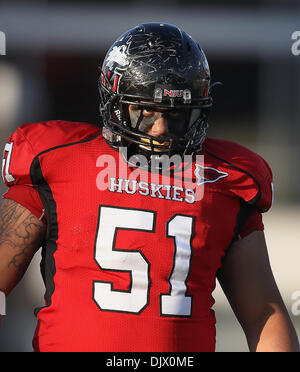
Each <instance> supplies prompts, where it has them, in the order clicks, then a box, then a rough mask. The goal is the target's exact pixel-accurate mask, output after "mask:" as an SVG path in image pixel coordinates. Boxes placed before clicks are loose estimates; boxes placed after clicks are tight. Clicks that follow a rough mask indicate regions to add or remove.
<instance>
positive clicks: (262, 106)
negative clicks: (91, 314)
mask: <svg viewBox="0 0 300 372" xmlns="http://www.w3.org/2000/svg"><path fill="white" fill-rule="evenodd" d="M24 3H25V2H24V1H16V0H14V1H11V0H10V1H8V0H7V1H4V0H2V1H1V0H0V31H3V32H5V34H6V55H5V56H0V146H1V151H2V150H3V147H4V145H5V142H6V141H7V138H8V136H9V134H10V133H11V132H12V131H14V130H15V129H16V128H17V127H18V126H19V125H20V124H23V123H24V122H38V121H44V120H51V119H64V120H74V121H85V122H91V123H95V124H97V123H98V121H99V114H98V104H99V100H98V92H97V79H98V76H99V66H100V65H101V64H102V60H103V57H104V55H105V53H106V50H107V48H108V47H109V46H110V45H111V44H112V43H113V42H114V40H115V39H116V38H117V37H118V36H119V35H120V34H121V33H123V32H124V31H126V30H127V29H129V28H131V27H133V26H135V25H136V24H138V23H142V22H151V21H156V22H165V23H172V24H176V25H177V26H179V27H181V28H183V29H184V30H185V31H186V32H188V33H189V34H190V35H191V36H192V37H193V38H194V39H195V40H197V41H198V42H199V43H200V45H201V46H202V48H203V49H204V51H205V53H206V55H207V58H208V61H209V64H210V68H211V75H212V80H213V81H221V82H223V86H222V87H218V88H216V91H215V99H214V101H215V107H214V110H213V113H212V114H211V117H210V128H209V136H211V137H215V138H223V139H229V140H233V141H238V142H240V143H241V144H243V145H245V146H247V147H249V148H250V149H252V150H254V151H256V152H258V153H259V154H261V155H262V156H263V157H264V158H265V159H266V160H267V161H268V162H269V164H270V165H271V167H272V169H273V173H274V183H275V202H274V206H273V208H272V209H271V211H270V212H268V213H267V214H266V215H265V219H264V223H265V233H266V238H267V243H268V247H269V256H270V260H271V265H272V268H273V271H274V275H275V277H276V279H277V284H278V286H279V289H280V291H281V293H282V296H283V298H284V301H285V303H286V305H287V308H288V310H289V312H290V315H291V318H292V321H293V323H294V325H295V327H296V329H297V332H298V336H299V337H300V315H297V311H295V309H298V310H299V312H300V305H299V306H298V307H297V306H296V305H297V304H296V302H295V300H296V299H295V298H294V299H292V296H293V294H294V296H295V293H296V292H297V291H300V271H299V267H300V191H299V189H300V186H299V185H300V171H299V161H300V144H299V138H300V102H299V100H300V55H298V56H297V55H294V54H293V53H292V45H293V43H294V42H295V41H294V40H292V38H291V35H292V33H293V32H294V31H296V30H300V22H299V20H300V1H299V0H294V1H293V0H289V1H286V0H227V1H226V2H224V1H223V0H202V1H201V2H200V1H192V0H174V1H171V0H164V1H156V0H152V1H151V4H150V2H141V1H136V0H127V1H118V0H115V1H113V2H105V3H104V2H102V1H99V0H98V1H96V0H94V1H92V0H86V1H84V2H83V1H80V0H69V1H68V0H51V1H45V0H38V1H29V0H27V1H26V5H25V4H24ZM200 3H201V5H200ZM225 3H226V5H225ZM299 50H300V47H299ZM0 191H1V194H3V193H4V192H5V187H4V186H3V184H2V185H1V186H0ZM39 263H40V253H37V254H36V257H35V258H34V261H33V262H32V263H31V265H30V268H29V270H28V272H27V273H26V275H25V277H24V279H23V280H22V282H21V283H20V284H19V285H18V286H17V288H16V289H15V291H14V292H13V293H12V294H11V295H10V296H9V298H8V300H7V316H6V317H5V318H4V319H3V323H2V329H1V330H0V351H32V347H31V340H32V336H33V333H34V329H35V325H36V319H35V317H34V315H33V310H34V308H35V307H38V306H40V305H42V304H43V293H44V287H43V284H42V279H41V276H40V273H39ZM214 297H215V300H216V304H215V306H214V309H215V312H216V316H217V321H218V323H217V351H218V352H223V351H237V352H243V351H247V350H248V349H247V344H246V341H245V337H244V335H243V332H242V330H241V328H240V326H239V324H238V323H237V321H236V320H235V317H234V315H233V313H232V311H231V309H230V307H229V305H228V303H227V300H226V299H225V297H224V295H223V293H222V291H221V290H220V288H219V286H218V284H217V287H216V290H215V292H214Z"/></svg>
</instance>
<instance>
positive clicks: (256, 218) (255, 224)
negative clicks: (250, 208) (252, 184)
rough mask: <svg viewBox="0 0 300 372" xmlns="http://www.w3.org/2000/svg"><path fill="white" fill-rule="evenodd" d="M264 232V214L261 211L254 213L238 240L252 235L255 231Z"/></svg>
mask: <svg viewBox="0 0 300 372" xmlns="http://www.w3.org/2000/svg"><path fill="white" fill-rule="evenodd" d="M256 230H258V231H262V230H264V224H263V220H262V214H261V213H260V212H259V211H257V210H256V211H254V212H253V213H252V214H251V216H250V217H249V218H248V220H247V221H246V222H245V224H244V225H243V227H242V230H241V232H240V233H239V235H238V238H240V239H243V238H245V237H246V236H247V235H249V234H251V233H252V232H253V231H256Z"/></svg>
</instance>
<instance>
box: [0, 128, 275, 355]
mask: <svg viewBox="0 0 300 372" xmlns="http://www.w3.org/2000/svg"><path fill="white" fill-rule="evenodd" d="M198 155H199V156H200V158H199V159H203V158H202V157H201V156H203V157H204V163H203V162H199V161H198V157H197V159H196V160H195V161H194V162H193V163H192V166H191V167H190V173H189V177H188V178H187V182H185V183H182V184H180V183H178V174H176V172H175V173H172V175H170V176H169V177H165V176H160V175H158V174H153V173H151V172H148V171H147V170H140V169H137V168H134V167H130V166H129V165H128V163H127V162H126V161H125V160H124V158H123V156H122V155H121V153H120V152H118V151H116V150H114V149H112V148H111V147H110V146H109V145H108V144H107V143H106V142H105V140H104V138H103V137H102V134H101V131H100V130H99V129H98V128H97V127H95V126H93V125H89V124H85V123H71V122H64V121H53V122H45V123H37V124H25V125H23V126H21V127H20V128H19V129H18V130H17V131H16V132H15V133H14V134H13V135H12V136H11V137H10V139H9V142H8V144H7V145H6V147H5V151H4V159H3V163H2V175H3V178H4V180H5V182H6V184H7V186H9V187H10V190H9V191H8V193H7V194H6V195H5V197H7V198H11V199H14V200H16V201H18V202H19V203H20V204H23V205H24V206H26V207H28V206H29V207H28V208H29V209H30V210H32V213H34V214H35V215H36V216H38V217H39V215H40V212H41V211H40V208H41V207H39V204H40V205H42V207H43V209H44V210H45V218H46V219H45V221H46V223H47V225H48V228H47V236H46V241H45V243H44V245H43V248H42V263H41V269H42V276H43V279H44V282H45V287H46V292H45V301H46V304H45V306H44V307H43V308H41V309H39V310H38V311H37V317H38V326H37V329H36V332H35V336H34V341H33V344H34V349H35V350H37V351H38V350H39V351H113V352H121V351H151V352H156V351H159V352H168V351H173V352H174V351H189V352H193V351H214V349H215V316H214V312H213V310H212V306H213V304H214V299H213V297H212V292H213V290H214V289H215V282H216V271H217V270H218V269H219V268H220V266H221V264H222V259H223V257H224V255H225V254H226V250H227V248H228V247H229V246H230V244H231V242H232V241H233V240H234V239H236V238H237V236H238V234H239V233H240V232H241V231H242V228H243V225H244V224H245V222H246V221H247V219H248V218H249V217H250V216H251V213H253V212H254V213H257V211H260V212H262V211H266V210H268V209H269V208H270V206H271V203H272V187H271V182H272V174H271V171H270V168H269V167H268V165H267V163H266V162H265V161H264V160H263V159H262V158H261V157H260V156H258V155H257V154H255V153H253V152H251V151H250V150H248V149H246V148H244V147H242V146H240V145H238V144H235V143H233V142H229V141H221V140H215V139H207V140H206V141H205V144H204V147H203V151H202V152H201V153H199V154H198ZM22 187H24V188H26V190H28V189H30V190H33V189H34V190H36V191H37V192H36V191H34V193H36V195H33V196H32V197H30V198H29V197H27V199H28V201H25V200H22V192H20V190H22ZM17 188H18V190H19V191H18V192H16V193H15V194H14V190H16V189H17ZM27 194H28V192H27V191H26V192H24V198H23V199H25V198H26V195H27ZM29 199H30V200H29ZM30 205H36V207H32V208H31V207H30ZM260 212H259V213H260ZM40 218H42V216H40ZM256 226H257V227H255V226H254V227H253V229H254V228H259V229H260V228H262V224H261V222H258V223H257V225H256ZM248 230H249V229H248Z"/></svg>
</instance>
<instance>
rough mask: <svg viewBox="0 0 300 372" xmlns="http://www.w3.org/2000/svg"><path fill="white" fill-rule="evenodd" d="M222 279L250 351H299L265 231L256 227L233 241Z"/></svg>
mask: <svg viewBox="0 0 300 372" xmlns="http://www.w3.org/2000/svg"><path fill="white" fill-rule="evenodd" d="M218 280H219V282H220V285H221V287H222V288H223V291H224V293H225V295H226V297H227V299H228V301H229V303H230V305H231V307H232V309H233V311H234V313H235V315H236V317H237V319H238V321H239V322H240V324H241V326H242V328H243V330H244V332H245V335H246V338H247V342H248V345H249V349H250V351H257V352H258V351H260V352H271V351H273V352H295V351H299V343H298V338H297V335H296V332H295V329H294V327H293V325H292V322H291V320H290V317H289V315H288V312H287V309H286V307H285V305H284V303H283V300H282V298H281V295H280V293H279V290H278V288H277V285H276V282H275V280H274V277H273V273H272V269H271V267H270V262H269V258H268V252H267V247H266V243H265V237H264V232H263V231H253V232H252V233H251V234H249V235H248V236H246V237H244V238H243V239H241V240H238V241H235V242H234V243H233V244H232V246H231V247H230V249H229V251H228V254H227V256H226V258H225V261H224V264H223V265H222V267H221V269H220V270H219V272H218Z"/></svg>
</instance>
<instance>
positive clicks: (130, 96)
mask: <svg viewBox="0 0 300 372" xmlns="http://www.w3.org/2000/svg"><path fill="white" fill-rule="evenodd" d="M99 91H100V98H101V103H100V111H101V115H102V118H103V124H104V130H103V135H104V137H105V139H106V141H107V142H108V143H109V144H110V145H111V146H112V147H114V148H119V147H122V146H126V147H131V148H132V151H135V152H136V153H139V152H140V151H142V152H143V153H145V154H149V155H152V154H161V153H166V154H169V155H171V154H179V155H183V154H188V153H193V152H195V151H198V150H199V149H201V145H202V143H203V141H204V138H205V130H206V128H207V126H208V125H207V117H208V112H209V109H210V107H211V106H212V99H211V97H210V95H209V92H210V73H209V67H208V63H207V60H206V57H205V55H204V53H203V51H202V50H201V48H200V47H199V45H198V44H196V43H195V42H194V41H193V40H192V39H191V37H190V36H188V35H187V34H186V33H184V32H183V31H181V30H179V29H178V28H177V27H175V26H172V25H166V24H158V23H150V24H144V25H139V26H137V27H135V28H133V29H132V30H129V31H127V32H126V33H125V34H123V35H121V36H120V38H119V39H118V40H117V41H116V42H115V43H114V44H113V45H112V46H111V48H110V49H109V51H108V53H107V55H106V57H105V60H104V63H103V67H102V71H101V78H100V80H99ZM153 113H156V114H155V115H154V114H153ZM157 115H158V116H163V117H164V119H165V121H166V122H167V126H168V131H167V133H166V134H164V135H163V136H159V138H158V137H155V136H151V135H149V134H147V132H148V130H149V129H150V128H151V126H152V125H153V123H154V121H155V118H156V117H157Z"/></svg>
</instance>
